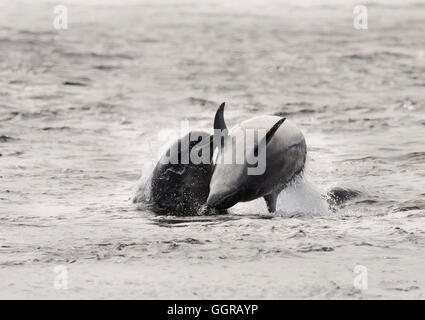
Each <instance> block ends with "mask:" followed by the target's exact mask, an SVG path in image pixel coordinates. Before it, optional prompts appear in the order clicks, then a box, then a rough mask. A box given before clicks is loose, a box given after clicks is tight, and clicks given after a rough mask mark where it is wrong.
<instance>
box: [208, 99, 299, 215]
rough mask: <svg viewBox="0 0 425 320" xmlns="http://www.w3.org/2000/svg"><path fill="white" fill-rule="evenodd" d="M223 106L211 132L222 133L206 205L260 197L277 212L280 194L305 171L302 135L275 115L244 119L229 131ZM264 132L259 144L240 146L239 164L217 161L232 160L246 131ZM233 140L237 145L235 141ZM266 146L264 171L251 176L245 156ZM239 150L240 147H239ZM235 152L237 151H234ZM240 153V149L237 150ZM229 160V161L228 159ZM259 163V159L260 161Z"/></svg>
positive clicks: (226, 204)
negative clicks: (241, 154)
mask: <svg viewBox="0 0 425 320" xmlns="http://www.w3.org/2000/svg"><path fill="white" fill-rule="evenodd" d="M224 106H225V104H224V103H223V104H221V105H220V107H219V108H218V110H217V112H216V115H215V119H214V132H215V135H216V132H220V131H221V132H222V136H223V138H222V139H220V141H219V142H217V139H214V142H215V146H216V152H215V153H216V156H215V163H214V166H213V172H212V176H211V181H210V186H209V189H210V191H209V195H208V198H207V205H208V206H210V207H213V208H216V209H219V210H224V209H227V208H230V207H232V206H234V205H235V204H236V203H238V202H246V201H251V200H255V199H257V198H261V197H263V198H264V200H265V201H266V204H267V208H268V211H269V212H275V211H276V201H277V197H278V195H279V193H280V192H281V191H282V190H283V189H284V188H285V187H286V186H288V185H289V184H290V183H291V182H292V181H293V180H294V179H295V178H296V177H297V176H298V175H299V174H301V173H302V171H303V169H304V164H305V161H306V155H307V146H306V142H305V139H304V136H303V134H302V133H301V131H300V130H299V129H298V127H297V126H296V125H295V124H294V123H293V122H291V121H290V120H288V119H285V118H281V117H278V116H259V117H255V118H252V119H248V120H245V121H243V122H241V123H239V124H238V125H236V126H235V127H233V128H232V129H231V130H230V131H229V130H228V128H227V126H226V123H225V121H224ZM260 129H263V131H264V132H267V133H266V135H265V136H264V137H263V138H262V140H261V141H258V142H257V143H256V144H255V143H254V144H252V145H251V146H250V145H248V144H244V145H243V148H244V149H243V153H244V154H245V160H244V161H240V162H235V161H232V162H231V163H228V162H226V161H221V162H218V161H217V159H226V157H230V158H232V155H235V153H237V151H238V150H236V152H235V147H237V146H238V142H237V141H244V140H245V141H246V139H247V132H248V131H249V130H254V131H258V130H260ZM235 141H236V142H235ZM261 144H262V145H263V146H264V145H265V148H263V149H264V150H263V151H261V152H265V170H264V172H263V173H261V174H250V173H249V169H250V168H252V165H251V164H249V163H248V161H247V156H249V155H251V156H252V155H255V154H256V153H257V154H259V153H260V150H259V149H258V148H259V145H261ZM239 147H241V145H240V144H239ZM236 149H238V148H236ZM239 150H240V148H239ZM227 159H229V158H227ZM259 160H260V158H259Z"/></svg>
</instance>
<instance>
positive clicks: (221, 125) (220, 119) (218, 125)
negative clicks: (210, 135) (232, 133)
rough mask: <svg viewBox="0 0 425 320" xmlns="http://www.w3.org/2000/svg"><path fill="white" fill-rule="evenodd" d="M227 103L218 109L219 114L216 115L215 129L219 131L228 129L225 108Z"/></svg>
mask: <svg viewBox="0 0 425 320" xmlns="http://www.w3.org/2000/svg"><path fill="white" fill-rule="evenodd" d="M225 104H226V103H225V102H223V103H222V104H221V105H220V106H219V107H218V109H217V112H216V113H215V118H214V129H219V130H225V129H227V127H226V122H224V106H225Z"/></svg>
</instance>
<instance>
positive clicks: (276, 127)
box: [266, 118, 286, 144]
mask: <svg viewBox="0 0 425 320" xmlns="http://www.w3.org/2000/svg"><path fill="white" fill-rule="evenodd" d="M285 120H286V118H282V119H280V120H279V121H278V122H276V123H275V124H274V126H273V127H271V129H270V130H269V131H268V132H267V134H266V144H267V143H269V142H270V140H271V139H272V138H273V136H274V134H275V133H276V131H277V129H279V127H280V126H281V125H282V123H283V122H285Z"/></svg>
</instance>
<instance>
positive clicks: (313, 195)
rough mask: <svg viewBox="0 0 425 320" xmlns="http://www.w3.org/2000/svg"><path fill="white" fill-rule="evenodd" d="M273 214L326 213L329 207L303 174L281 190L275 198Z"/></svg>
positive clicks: (313, 214)
mask: <svg viewBox="0 0 425 320" xmlns="http://www.w3.org/2000/svg"><path fill="white" fill-rule="evenodd" d="M276 209H277V210H276V213H275V215H280V216H290V215H295V214H302V215H309V216H310V215H311V216H315V215H326V214H328V213H329V207H328V204H327V202H326V200H325V199H324V198H323V196H322V194H321V193H320V191H319V190H318V189H317V188H316V187H315V186H314V185H313V184H312V183H311V182H309V181H308V180H307V179H306V178H305V177H304V176H300V177H299V178H297V179H296V180H295V181H294V182H293V183H292V184H291V185H289V186H288V187H287V188H285V189H284V190H282V191H281V193H280V194H279V196H278V198H277V208H276Z"/></svg>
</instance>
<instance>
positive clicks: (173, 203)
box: [149, 131, 226, 216]
mask: <svg viewBox="0 0 425 320" xmlns="http://www.w3.org/2000/svg"><path fill="white" fill-rule="evenodd" d="M211 145H212V136H211V135H210V134H209V133H206V132H203V131H191V132H189V133H188V134H186V135H185V136H183V137H182V138H180V139H178V140H177V141H175V142H174V143H173V144H172V145H171V147H170V148H169V149H168V150H167V151H166V152H165V153H164V154H163V156H162V157H161V159H160V160H159V161H158V163H157V164H156V167H155V169H154V170H153V174H152V179H151V189H150V197H149V198H150V200H149V204H150V206H151V209H152V211H154V212H155V213H156V214H160V215H175V216H194V215H212V214H224V213H226V212H225V211H224V210H218V209H214V208H210V207H207V206H206V201H207V197H208V194H209V183H210V179H211V174H212V165H211V162H212V161H211V158H212V155H213V154H212V150H213V149H212V147H210V146H211ZM171 154H174V155H176V158H175V159H174V160H175V161H174V162H173V161H170V160H171V158H172V156H171ZM195 154H196V156H197V157H194V155H195ZM184 159H186V161H183V160H184ZM196 159H198V160H199V161H195V160H196Z"/></svg>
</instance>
